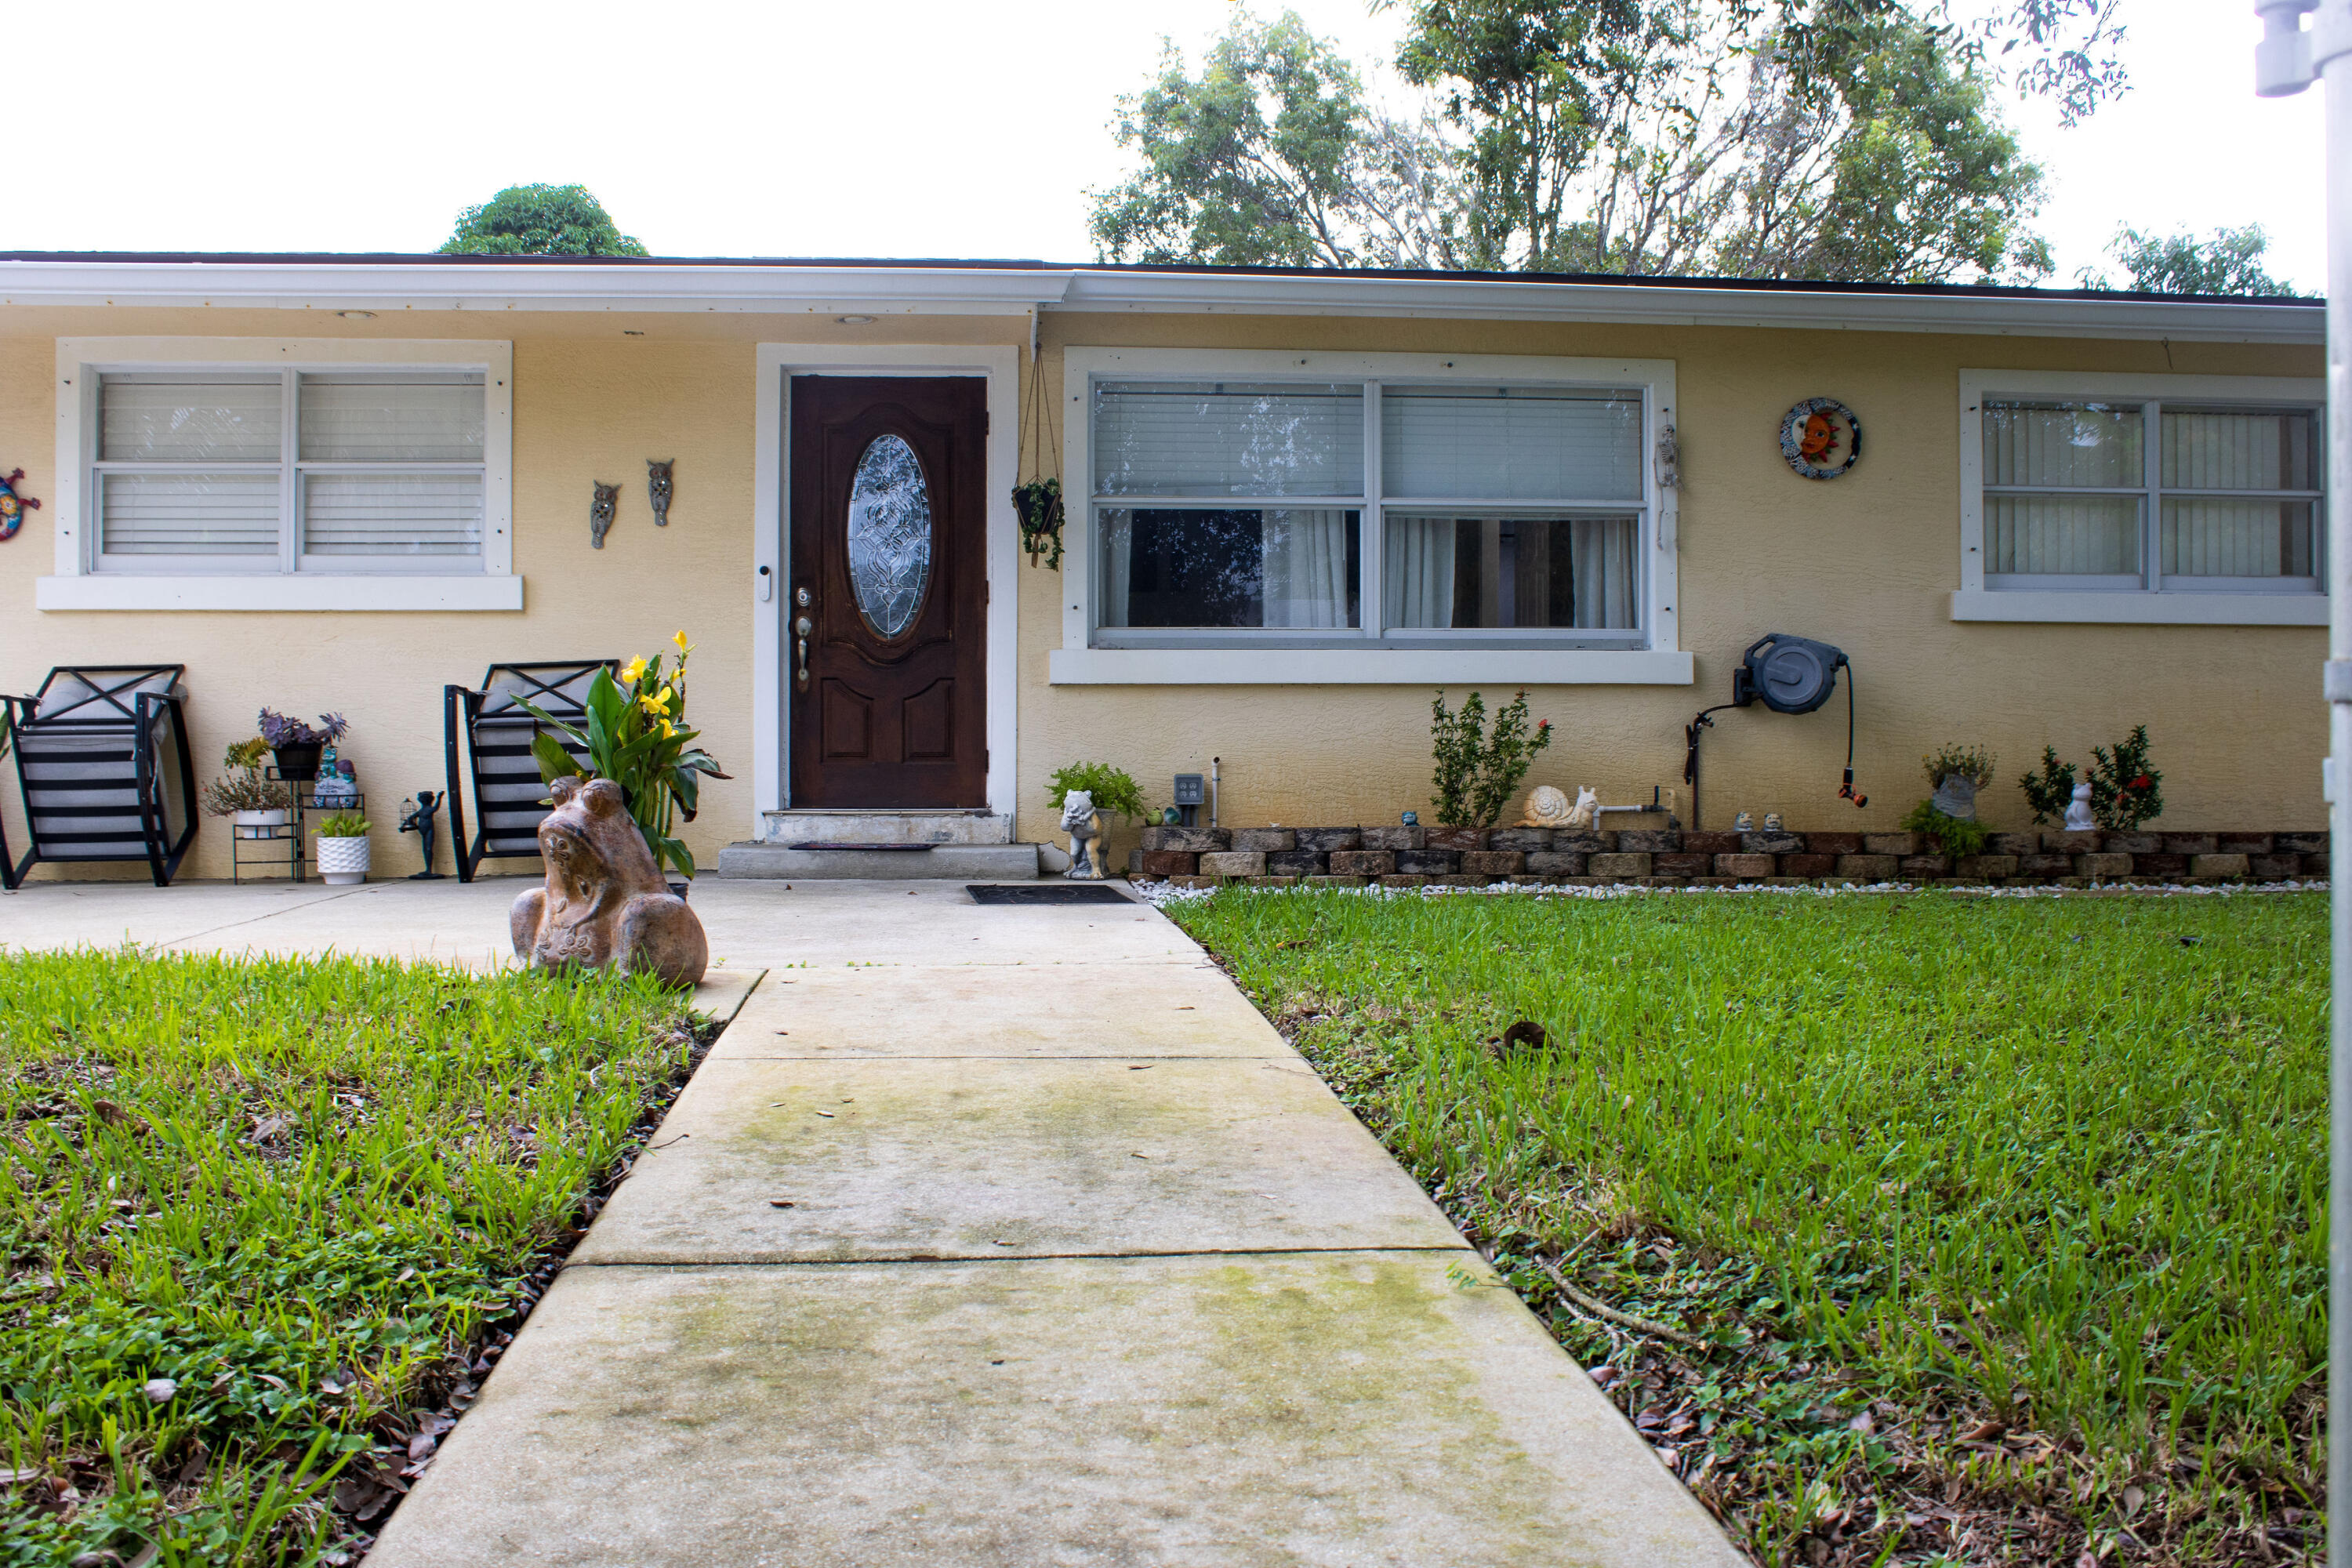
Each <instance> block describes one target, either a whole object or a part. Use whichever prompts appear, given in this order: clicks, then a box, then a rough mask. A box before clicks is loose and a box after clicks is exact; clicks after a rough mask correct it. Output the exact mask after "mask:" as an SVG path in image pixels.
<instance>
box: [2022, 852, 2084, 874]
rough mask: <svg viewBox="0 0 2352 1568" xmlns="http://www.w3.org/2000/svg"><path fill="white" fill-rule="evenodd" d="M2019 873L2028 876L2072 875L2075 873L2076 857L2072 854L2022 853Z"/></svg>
mask: <svg viewBox="0 0 2352 1568" xmlns="http://www.w3.org/2000/svg"><path fill="white" fill-rule="evenodd" d="M2017 874H2018V875H2019V876H2021V877H2026V878H2034V877H2040V878H2044V879H2047V878H2051V877H2071V876H2073V875H2074V857H2073V856H2072V855H2044V854H2034V855H2020V856H2019V857H2018V858H2017Z"/></svg>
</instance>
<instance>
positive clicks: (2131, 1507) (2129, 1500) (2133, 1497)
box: [2124, 1486, 2147, 1519]
mask: <svg viewBox="0 0 2352 1568" xmlns="http://www.w3.org/2000/svg"><path fill="white" fill-rule="evenodd" d="M2146 1501H2147V1491H2146V1490H2145V1489H2142V1488H2139V1487H2137V1486H2130V1487H2126V1488H2125V1489H2124V1517H2125V1518H2126V1519H2129V1518H2130V1517H2131V1516H2132V1515H2134V1514H2136V1513H2137V1512H2138V1511H2139V1505H2140V1504H2142V1503H2144V1502H2146Z"/></svg>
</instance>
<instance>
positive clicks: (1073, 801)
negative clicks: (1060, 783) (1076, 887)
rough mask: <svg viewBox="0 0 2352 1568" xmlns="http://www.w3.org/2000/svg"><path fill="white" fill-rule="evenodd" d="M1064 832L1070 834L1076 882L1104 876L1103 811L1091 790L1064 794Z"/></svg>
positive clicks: (1071, 855) (1072, 866)
mask: <svg viewBox="0 0 2352 1568" xmlns="http://www.w3.org/2000/svg"><path fill="white" fill-rule="evenodd" d="M1062 831H1063V832H1065V833H1066V834H1068V835H1069V836H1070V868H1069V870H1068V872H1067V873H1066V875H1067V876H1068V877H1069V879H1071V880H1072V881H1074V882H1098V881H1100V880H1101V879H1102V875H1103V868H1102V836H1103V822H1102V814H1101V813H1100V812H1098V811H1097V810H1096V809H1095V797H1094V795H1092V794H1091V793H1089V792H1088V791H1086V790H1082V789H1074V790H1071V791H1070V792H1069V793H1068V794H1066V795H1063V796H1062Z"/></svg>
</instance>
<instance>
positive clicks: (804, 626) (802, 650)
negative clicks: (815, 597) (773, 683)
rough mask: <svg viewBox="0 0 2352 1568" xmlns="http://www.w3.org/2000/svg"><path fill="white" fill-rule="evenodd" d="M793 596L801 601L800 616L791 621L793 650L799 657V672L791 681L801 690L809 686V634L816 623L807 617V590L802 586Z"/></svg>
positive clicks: (814, 628)
mask: <svg viewBox="0 0 2352 1568" xmlns="http://www.w3.org/2000/svg"><path fill="white" fill-rule="evenodd" d="M793 597H794V598H796V599H798V600H799V601H800V603H801V614H800V616H799V617H798V618H797V619H796V620H794V621H793V637H794V638H795V639H796V641H795V644H794V651H795V653H797V655H798V656H799V658H800V670H799V673H798V674H796V675H795V676H794V677H793V684H794V685H795V686H797V687H799V688H800V689H802V690H803V691H806V690H807V689H808V686H809V677H808V640H809V634H810V633H811V632H813V631H814V630H816V623H815V622H814V621H812V620H810V619H809V618H808V602H809V591H808V590H807V589H806V588H803V589H800V590H799V591H798V592H796V593H795V594H794V595H793Z"/></svg>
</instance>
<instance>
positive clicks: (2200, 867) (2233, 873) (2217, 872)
mask: <svg viewBox="0 0 2352 1568" xmlns="http://www.w3.org/2000/svg"><path fill="white" fill-rule="evenodd" d="M2247 868H2248V861H2247V858H2246V857H2245V856H2243V855H2222V854H2218V853H2217V854H2212V855H2191V856H2190V857H2189V875H2190V876H2192V877H2198V878H2204V879H2221V878H2224V877H2242V876H2244V875H2245V874H2246V871H2247Z"/></svg>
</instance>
